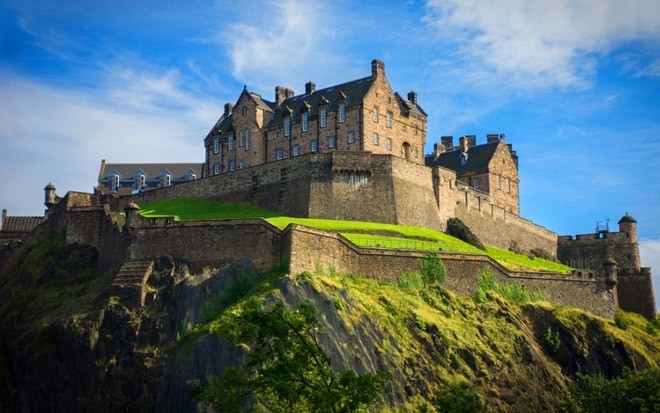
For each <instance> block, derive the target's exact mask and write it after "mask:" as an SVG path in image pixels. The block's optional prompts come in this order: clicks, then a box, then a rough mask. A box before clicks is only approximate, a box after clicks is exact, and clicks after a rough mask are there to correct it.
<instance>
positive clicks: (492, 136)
mask: <svg viewBox="0 0 660 413" xmlns="http://www.w3.org/2000/svg"><path fill="white" fill-rule="evenodd" d="M498 140H499V136H498V135H497V133H489V134H488V135H486V141H487V142H488V143H491V142H497V141H498Z"/></svg>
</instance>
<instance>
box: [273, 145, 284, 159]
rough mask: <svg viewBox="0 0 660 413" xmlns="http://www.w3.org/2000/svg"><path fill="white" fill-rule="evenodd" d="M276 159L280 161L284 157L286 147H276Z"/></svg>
mask: <svg viewBox="0 0 660 413" xmlns="http://www.w3.org/2000/svg"><path fill="white" fill-rule="evenodd" d="M275 159H276V160H278V161H281V160H282V159H284V149H282V148H277V149H275Z"/></svg>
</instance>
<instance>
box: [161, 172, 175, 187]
mask: <svg viewBox="0 0 660 413" xmlns="http://www.w3.org/2000/svg"><path fill="white" fill-rule="evenodd" d="M160 184H161V186H163V187H165V186H170V185H172V175H170V174H164V175H162V176H161V177H160Z"/></svg>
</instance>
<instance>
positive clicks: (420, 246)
mask: <svg viewBox="0 0 660 413" xmlns="http://www.w3.org/2000/svg"><path fill="white" fill-rule="evenodd" d="M140 214H141V215H142V216H143V217H146V218H158V217H172V216H173V217H174V219H175V220H177V221H194V220H215V219H244V218H263V219H265V220H266V221H268V222H270V223H271V224H273V225H275V226H276V227H278V228H280V229H284V228H286V227H287V226H288V225H289V224H298V225H303V226H306V227H310V228H316V229H321V230H325V231H334V232H338V233H340V234H341V235H342V236H344V237H345V238H347V239H348V240H349V241H351V242H353V243H354V244H355V245H358V246H360V247H381V248H393V249H415V250H422V251H438V250H442V251H446V252H459V253H469V254H479V255H488V256H490V257H491V258H493V259H494V260H495V261H497V262H499V263H500V264H502V265H503V266H504V267H506V268H507V269H509V270H512V271H542V272H556V273H570V272H571V268H570V267H568V266H565V265H563V264H560V263H556V262H552V261H547V260H543V259H540V258H533V259H532V258H530V257H527V256H525V255H520V254H516V253H514V252H511V251H507V250H502V249H499V248H494V247H487V251H482V250H480V249H478V248H475V247H473V246H472V245H470V244H468V243H466V242H463V241H461V240H459V239H457V238H454V237H452V236H449V235H447V234H445V233H443V232H440V231H435V230H432V229H427V228H420V227H411V226H405V225H395V224H384V223H378V222H364V221H341V220H332V219H316V218H296V217H287V216H282V215H279V214H277V213H274V212H272V211H270V210H267V209H264V208H260V207H258V206H256V205H252V204H245V203H231V202H219V201H214V200H209V199H198V198H180V199H167V200H163V201H156V202H148V203H145V204H143V205H141V206H140Z"/></svg>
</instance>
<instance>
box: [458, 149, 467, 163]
mask: <svg viewBox="0 0 660 413" xmlns="http://www.w3.org/2000/svg"><path fill="white" fill-rule="evenodd" d="M458 160H459V162H460V164H461V166H465V165H467V161H468V154H467V152H461V153H460V155H458Z"/></svg>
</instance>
